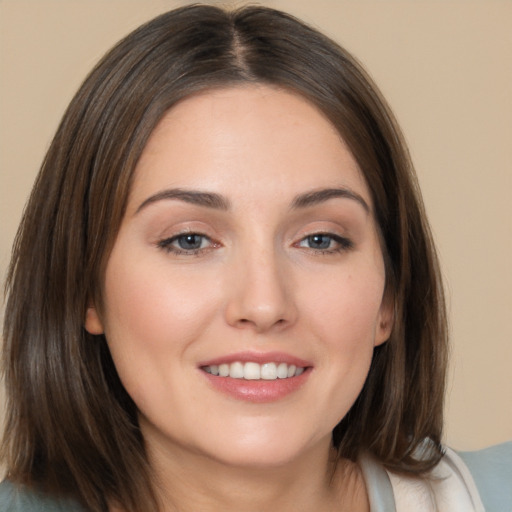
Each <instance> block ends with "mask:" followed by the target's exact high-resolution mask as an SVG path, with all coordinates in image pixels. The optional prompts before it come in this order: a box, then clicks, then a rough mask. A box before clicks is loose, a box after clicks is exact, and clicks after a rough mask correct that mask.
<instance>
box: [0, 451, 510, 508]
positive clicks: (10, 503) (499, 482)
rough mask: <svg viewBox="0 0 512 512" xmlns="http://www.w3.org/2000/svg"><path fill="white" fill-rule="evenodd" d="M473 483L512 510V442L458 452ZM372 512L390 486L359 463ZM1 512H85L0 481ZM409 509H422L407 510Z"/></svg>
mask: <svg viewBox="0 0 512 512" xmlns="http://www.w3.org/2000/svg"><path fill="white" fill-rule="evenodd" d="M459 456H460V457H461V458H462V460H463V461H464V463H465V464H466V466H467V467H468V469H469V470H470V472H471V475H472V477H473V480H474V481H475V483H476V486H477V488H478V491H479V493H480V498H481V500H482V502H483V504H484V506H485V510H486V512H512V442H509V443H504V444H501V445H497V446H493V447H491V448H487V449H485V450H480V451H476V452H459ZM362 468H363V473H364V477H365V480H366V486H367V489H368V495H369V499H370V505H371V512H395V510H396V509H395V501H394V496H393V488H392V486H391V482H390V480H389V477H388V475H387V473H386V471H385V470H384V468H382V467H381V466H379V465H378V464H375V463H368V462H367V463H365V462H364V461H363V463H362ZM0 512H84V510H83V508H81V507H80V506H79V505H77V504H76V503H73V502H72V501H69V500H54V499H51V498H49V497H47V496H43V495H41V494H40V493H38V492H36V491H31V490H27V489H24V488H18V487H16V486H15V485H13V484H12V483H10V482H9V481H4V482H2V483H0ZM408 512H421V510H419V509H418V510H417V511H408Z"/></svg>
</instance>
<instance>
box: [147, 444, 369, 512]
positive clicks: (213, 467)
mask: <svg viewBox="0 0 512 512" xmlns="http://www.w3.org/2000/svg"><path fill="white" fill-rule="evenodd" d="M157 448H158V449H157ZM162 448H163V447H162V446H158V447H156V446H153V447H151V446H149V447H148V452H149V457H150V462H151V465H152V467H153V470H154V474H155V481H156V482H157V494H158V496H159V500H160V502H161V512H178V511H179V512H189V511H190V512H192V511H197V510H201V511H203V512H210V511H218V510H222V511H223V512H240V511H244V512H260V511H261V510H279V511H280V512H288V511H290V512H291V511H294V512H295V511H296V510H298V509H300V510H301V511H303V512H309V511H311V512H313V511H315V512H316V511H318V510H322V511H334V510H335V511H336V512H343V511H345V510H347V511H348V510H350V511H351V512H356V511H357V512H359V511H368V510H369V507H368V501H367V496H366V490H365V487H364V482H363V480H362V477H361V474H360V472H359V469H358V467H357V466H356V465H355V464H353V463H351V462H349V461H346V460H341V461H336V460H335V459H336V458H335V456H334V453H333V451H334V450H333V449H332V448H331V447H330V445H329V444H328V443H323V444H322V445H320V446H317V447H314V448H313V449H311V450H310V451H309V452H307V453H304V454H303V455H302V456H301V457H300V458H299V459H298V460H294V461H292V462H289V463H285V464H282V465H279V466H273V467H253V466H248V467H239V466H230V465H228V464H224V463H222V462H220V461H218V460H215V459H212V458H209V457H205V456H203V455H198V454H191V453H189V452H188V453H186V452H185V451H184V450H180V449H178V450H176V447H174V448H173V450H172V453H169V451H167V450H166V449H165V448H164V449H162Z"/></svg>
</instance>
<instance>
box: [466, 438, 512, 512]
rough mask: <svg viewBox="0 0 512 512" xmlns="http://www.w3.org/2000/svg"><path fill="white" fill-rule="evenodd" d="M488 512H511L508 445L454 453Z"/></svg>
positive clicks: (511, 450) (511, 472)
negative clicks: (469, 475)
mask: <svg viewBox="0 0 512 512" xmlns="http://www.w3.org/2000/svg"><path fill="white" fill-rule="evenodd" d="M457 455H458V456H459V457H460V458H461V459H462V461H463V462H464V464H465V466H466V467H467V468H468V470H469V472H470V473H471V476H472V477H473V480H474V482H475V485H476V487H477V488H478V492H479V494H480V497H481V499H482V501H483V503H484V505H485V509H486V510H488V511H489V512H494V511H496V512H501V511H505V512H509V511H512V441H510V442H508V443H503V444H499V445H496V446H491V447H490V448H486V449H484V450H479V451H475V452H458V453H457Z"/></svg>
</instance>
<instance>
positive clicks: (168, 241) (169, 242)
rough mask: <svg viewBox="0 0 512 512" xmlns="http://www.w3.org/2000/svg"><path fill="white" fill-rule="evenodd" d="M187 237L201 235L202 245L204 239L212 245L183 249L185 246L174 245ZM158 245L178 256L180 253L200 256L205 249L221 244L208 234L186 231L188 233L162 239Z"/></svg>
mask: <svg viewBox="0 0 512 512" xmlns="http://www.w3.org/2000/svg"><path fill="white" fill-rule="evenodd" d="M187 237H189V238H191V237H199V238H201V245H202V243H203V241H207V242H209V243H210V245H209V246H208V247H198V248H196V249H183V248H179V247H175V246H173V244H174V243H175V242H179V240H180V239H185V238H187ZM157 246H158V247H159V248H160V249H163V250H164V251H166V252H169V253H172V254H176V255H178V256H179V255H186V256H198V255H200V254H202V253H204V251H208V250H211V249H214V248H215V247H218V246H219V244H216V243H215V242H213V241H212V240H211V238H209V237H207V236H206V235H203V234H201V233H193V232H186V233H179V234H177V235H175V236H172V237H170V238H165V239H164V240H160V241H159V242H158V243H157Z"/></svg>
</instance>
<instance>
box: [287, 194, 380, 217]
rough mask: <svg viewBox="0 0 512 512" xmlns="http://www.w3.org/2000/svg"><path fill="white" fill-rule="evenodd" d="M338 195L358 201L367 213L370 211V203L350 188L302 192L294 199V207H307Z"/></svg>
mask: <svg viewBox="0 0 512 512" xmlns="http://www.w3.org/2000/svg"><path fill="white" fill-rule="evenodd" d="M338 197H339V198H344V199H352V200H354V201H357V202H358V203H359V204H360V205H361V206H362V207H363V208H364V209H365V211H366V212H367V213H370V206H369V205H368V203H367V202H366V201H365V200H364V199H363V198H362V197H361V196H360V195H359V194H358V193H356V192H354V191H352V190H350V189H348V188H323V189H320V190H313V191H311V192H306V193H305V194H300V195H298V196H297V197H295V199H294V200H293V201H292V208H294V209H297V208H307V207H309V206H315V205H317V204H320V203H323V202H325V201H328V200H329V199H335V198H338Z"/></svg>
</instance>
